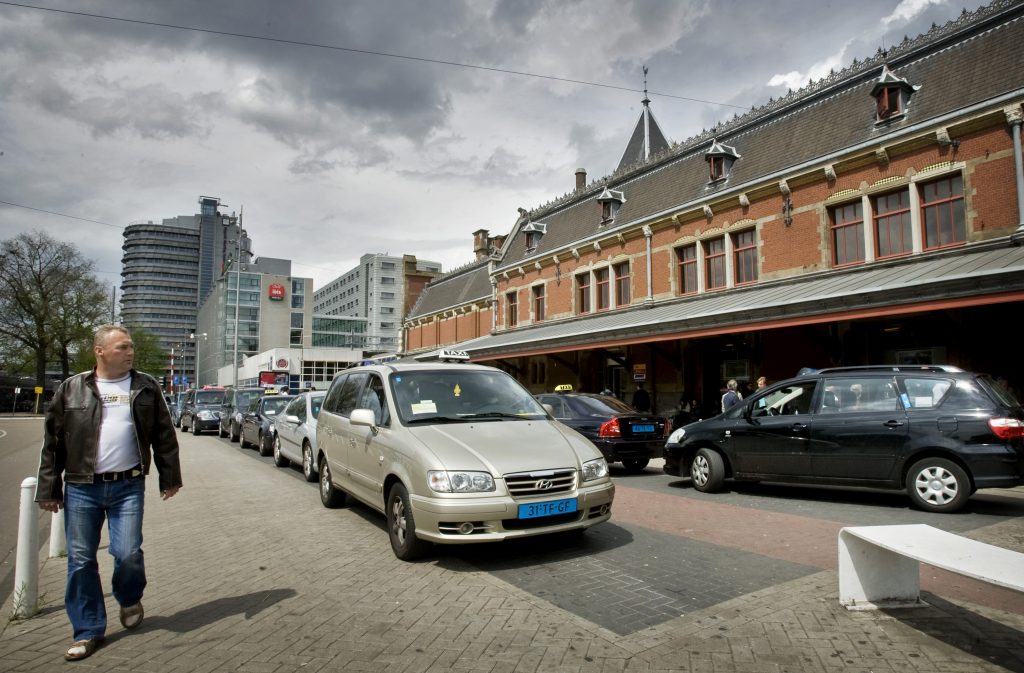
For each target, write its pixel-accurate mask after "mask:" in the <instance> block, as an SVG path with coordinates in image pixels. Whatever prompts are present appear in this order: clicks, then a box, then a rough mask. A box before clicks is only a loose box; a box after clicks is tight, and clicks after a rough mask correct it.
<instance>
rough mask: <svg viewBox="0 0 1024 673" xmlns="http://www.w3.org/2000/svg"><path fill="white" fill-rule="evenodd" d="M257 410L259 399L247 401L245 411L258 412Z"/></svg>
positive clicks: (258, 408)
mask: <svg viewBox="0 0 1024 673" xmlns="http://www.w3.org/2000/svg"><path fill="white" fill-rule="evenodd" d="M259 410H260V401H259V400H253V401H252V402H250V403H249V406H248V407H247V408H246V412H247V413H250V414H255V413H259Z"/></svg>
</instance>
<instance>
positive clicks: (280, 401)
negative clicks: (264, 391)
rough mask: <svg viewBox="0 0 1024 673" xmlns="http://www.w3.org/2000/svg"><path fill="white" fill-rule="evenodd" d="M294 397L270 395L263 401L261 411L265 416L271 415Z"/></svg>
mask: <svg viewBox="0 0 1024 673" xmlns="http://www.w3.org/2000/svg"><path fill="white" fill-rule="evenodd" d="M293 399H295V398H294V397H271V398H268V399H267V401H266V402H264V403H263V413H265V414H266V415H267V416H273V415H275V414H279V413H281V410H282V409H284V408H285V407H287V406H288V403H289V402H291V401H292V400H293Z"/></svg>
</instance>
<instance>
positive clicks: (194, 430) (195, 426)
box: [192, 421, 203, 437]
mask: <svg viewBox="0 0 1024 673" xmlns="http://www.w3.org/2000/svg"><path fill="white" fill-rule="evenodd" d="M202 432H203V431H202V430H200V429H199V424H198V423H196V422H195V421H192V434H193V435H195V436H196V437H198V436H199V435H200V434H202Z"/></svg>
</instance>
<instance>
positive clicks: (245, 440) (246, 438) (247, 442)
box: [240, 395, 295, 456]
mask: <svg viewBox="0 0 1024 673" xmlns="http://www.w3.org/2000/svg"><path fill="white" fill-rule="evenodd" d="M293 399H295V396H294V395H264V396H263V397H257V398H256V399H254V400H253V401H252V402H251V403H250V404H249V408H248V409H246V410H245V413H243V414H242V431H241V440H240V441H241V443H242V448H243V449H245V448H248V447H250V446H253V447H256V449H257V450H258V451H259V452H260V455H261V456H269V455H270V454H271V452H273V450H274V421H275V420H276V419H277V418H278V417H279V416H280V414H281V412H283V411H284V408H285V407H286V406H288V403H289V402H291V401H292V400H293Z"/></svg>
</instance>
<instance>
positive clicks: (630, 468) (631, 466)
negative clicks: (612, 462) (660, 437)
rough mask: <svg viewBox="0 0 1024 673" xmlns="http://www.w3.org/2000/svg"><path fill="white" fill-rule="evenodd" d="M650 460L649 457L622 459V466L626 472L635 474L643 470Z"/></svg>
mask: <svg viewBox="0 0 1024 673" xmlns="http://www.w3.org/2000/svg"><path fill="white" fill-rule="evenodd" d="M650 462H651V459H650V458H630V459H629V460H624V461H622V467H624V468H626V472H629V473H630V474H637V473H639V472H643V471H644V468H645V467H647V464H648V463H650Z"/></svg>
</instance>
